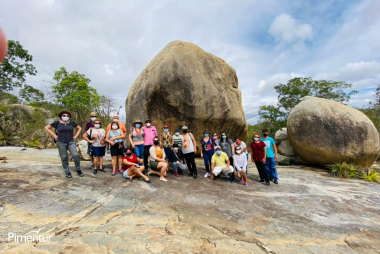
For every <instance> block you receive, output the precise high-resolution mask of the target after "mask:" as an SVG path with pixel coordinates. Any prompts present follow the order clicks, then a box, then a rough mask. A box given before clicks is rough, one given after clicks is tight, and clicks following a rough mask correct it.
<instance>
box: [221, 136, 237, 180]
mask: <svg viewBox="0 0 380 254" xmlns="http://www.w3.org/2000/svg"><path fill="white" fill-rule="evenodd" d="M219 146H220V147H221V148H222V152H225V153H226V154H227V155H228V159H229V160H230V162H231V164H232V165H234V159H233V157H232V156H233V155H234V154H235V147H234V142H232V140H231V139H229V138H228V137H227V134H226V133H225V132H222V135H221V137H220V142H219ZM231 181H235V174H232V176H231Z"/></svg>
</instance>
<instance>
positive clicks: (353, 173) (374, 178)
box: [328, 162, 380, 183]
mask: <svg viewBox="0 0 380 254" xmlns="http://www.w3.org/2000/svg"><path fill="white" fill-rule="evenodd" d="M328 168H329V169H330V174H332V175H333V176H336V177H342V178H352V179H362V180H365V181H367V182H374V183H377V182H379V180H380V172H379V171H380V168H377V169H363V168H360V167H359V166H357V165H355V164H352V163H348V162H336V163H334V164H331V165H329V166H328Z"/></svg>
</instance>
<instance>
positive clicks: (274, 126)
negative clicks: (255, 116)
mask: <svg viewBox="0 0 380 254" xmlns="http://www.w3.org/2000/svg"><path fill="white" fill-rule="evenodd" d="M259 116H260V124H261V126H262V127H264V128H266V129H268V130H269V132H271V133H275V132H276V131H277V130H279V129H281V128H283V127H286V114H285V113H284V112H282V111H281V110H280V108H278V107H275V106H273V105H269V106H261V107H260V109H259Z"/></svg>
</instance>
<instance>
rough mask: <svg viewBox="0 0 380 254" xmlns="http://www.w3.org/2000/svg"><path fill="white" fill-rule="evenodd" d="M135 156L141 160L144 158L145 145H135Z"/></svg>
mask: <svg viewBox="0 0 380 254" xmlns="http://www.w3.org/2000/svg"><path fill="white" fill-rule="evenodd" d="M135 154H136V156H137V157H139V159H143V158H144V144H141V145H135Z"/></svg>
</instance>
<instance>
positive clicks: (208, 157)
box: [202, 149, 214, 173]
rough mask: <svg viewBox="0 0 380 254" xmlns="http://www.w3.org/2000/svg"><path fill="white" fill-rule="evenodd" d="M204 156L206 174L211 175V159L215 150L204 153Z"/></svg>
mask: <svg viewBox="0 0 380 254" xmlns="http://www.w3.org/2000/svg"><path fill="white" fill-rule="evenodd" d="M202 154H203V161H204V163H205V167H206V172H207V173H210V168H211V158H212V156H213V155H214V149H212V150H209V151H202Z"/></svg>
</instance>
